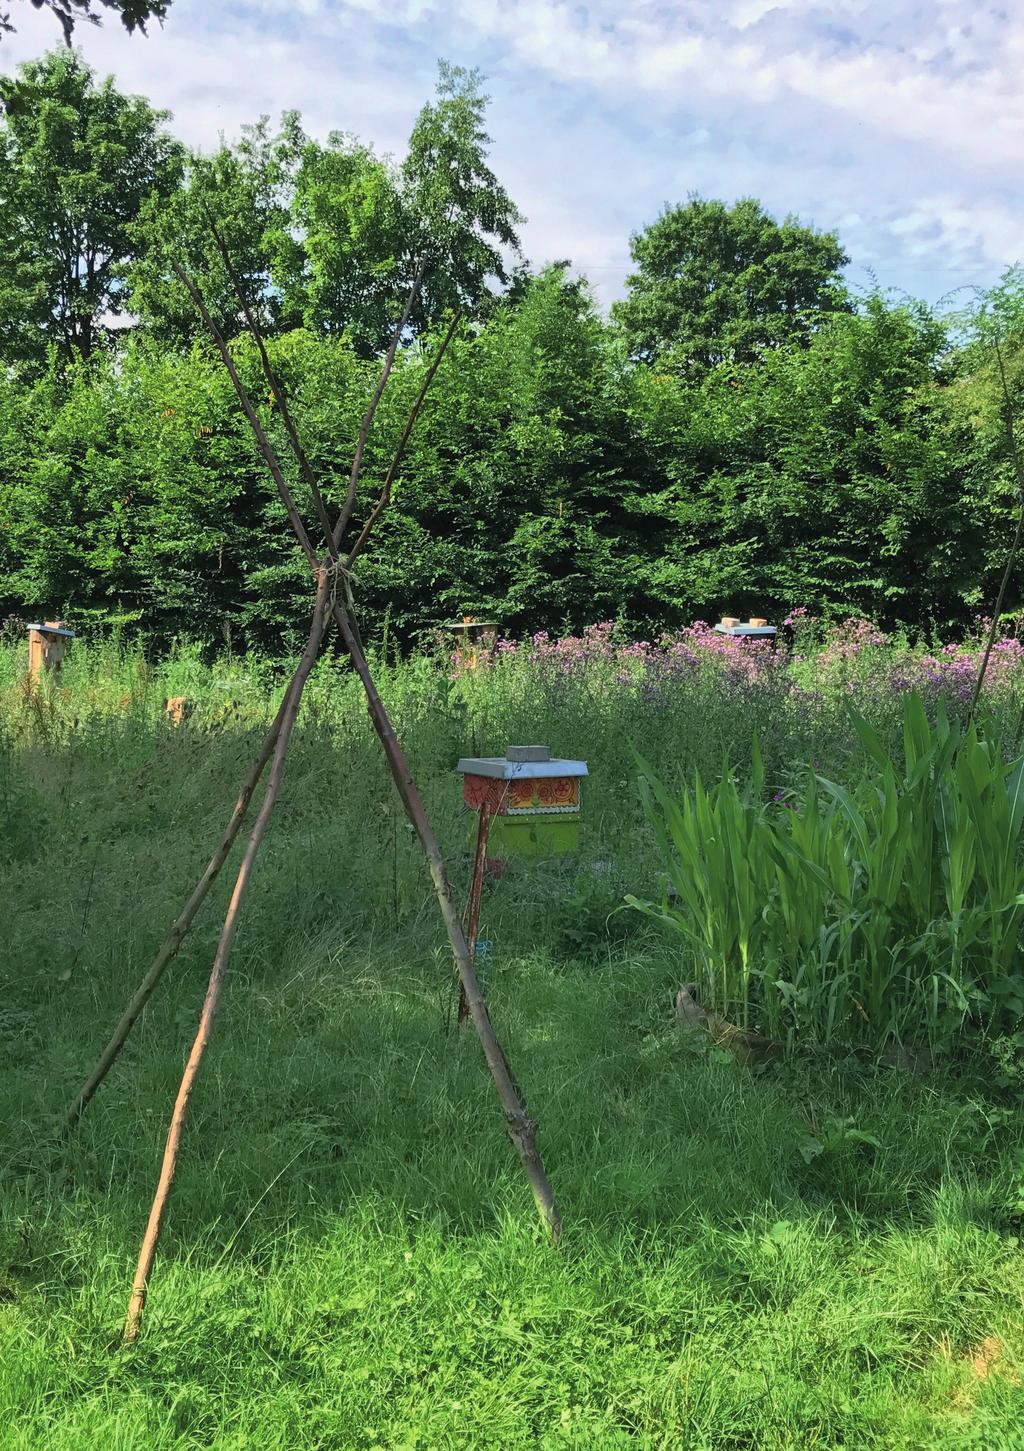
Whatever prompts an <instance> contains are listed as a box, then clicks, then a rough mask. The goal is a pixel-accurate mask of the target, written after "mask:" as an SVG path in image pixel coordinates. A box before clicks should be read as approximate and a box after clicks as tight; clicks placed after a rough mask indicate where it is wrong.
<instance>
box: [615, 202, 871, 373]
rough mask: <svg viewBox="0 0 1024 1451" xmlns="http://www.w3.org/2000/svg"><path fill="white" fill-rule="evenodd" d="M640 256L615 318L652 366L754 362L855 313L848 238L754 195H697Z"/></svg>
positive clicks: (657, 228)
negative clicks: (784, 213)
mask: <svg viewBox="0 0 1024 1451" xmlns="http://www.w3.org/2000/svg"><path fill="white" fill-rule="evenodd" d="M630 251H631V254H632V257H633V261H634V262H635V263H636V269H637V270H636V271H635V272H634V273H632V274H631V275H630V276H629V277H628V278H627V286H628V288H629V293H628V295H627V296H626V297H625V298H624V299H623V300H622V301H621V302H617V303H615V304H614V306H613V308H612V313H613V316H614V319H615V321H616V322H617V324H618V326H619V328H620V329H621V332H622V334H623V337H624V338H625V341H626V344H627V347H628V348H629V350H630V352H631V353H632V354H633V355H634V356H635V357H637V358H640V359H642V360H644V361H646V362H653V361H654V360H655V359H658V360H659V361H660V362H661V363H662V364H666V363H667V364H669V365H671V366H676V367H678V368H680V369H681V370H683V371H686V372H701V371H703V370H705V369H707V368H709V367H713V366H715V365H716V364H717V363H722V362H731V363H749V362H752V361H753V360H754V359H755V358H757V357H758V355H759V354H761V353H762V352H763V351H764V350H765V349H766V348H771V347H778V346H779V345H780V344H782V343H786V342H790V341H792V340H794V339H795V338H801V337H805V336H806V335H807V333H808V332H809V331H810V329H811V328H812V327H813V326H814V324H815V322H816V320H817V319H818V318H820V316H821V315H822V314H824V313H828V312H835V311H837V310H840V311H848V310H849V307H850V303H849V299H848V297H847V293H846V289H845V288H844V286H843V283H842V281H841V279H840V277H839V271H840V268H842V267H843V266H845V264H846V263H847V261H848V260H849V258H848V257H847V256H846V254H845V253H844V251H843V249H842V247H841V246H840V244H839V239H838V238H837V237H836V236H835V235H834V234H833V233H832V232H817V231H815V230H814V229H813V228H811V227H805V226H801V225H800V223H799V222H797V221H796V220H795V219H794V218H793V217H787V218H786V219H785V220H784V221H783V222H781V223H779V222H776V221H775V220H774V219H773V218H772V217H770V216H769V215H768V213H767V212H766V211H765V210H764V209H763V208H762V206H761V205H760V203H759V202H757V201H755V200H754V199H753V198H752V197H746V198H744V199H743V200H742V201H738V202H737V203H736V204H735V206H732V207H727V206H726V205H725V204H724V203H723V202H720V201H706V200H704V199H703V198H702V197H692V198H691V199H690V201H689V202H687V203H686V205H685V206H676V207H671V208H669V209H668V210H666V211H664V212H663V213H662V215H661V216H660V217H659V218H658V220H657V221H656V222H652V224H651V225H650V226H649V227H646V228H645V229H644V230H643V231H642V232H637V233H635V234H634V236H633V237H632V239H631V242H630Z"/></svg>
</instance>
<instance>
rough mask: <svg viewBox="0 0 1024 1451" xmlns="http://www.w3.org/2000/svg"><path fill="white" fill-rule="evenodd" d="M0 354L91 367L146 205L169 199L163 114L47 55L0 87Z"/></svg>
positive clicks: (176, 158)
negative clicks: (51, 353)
mask: <svg viewBox="0 0 1024 1451" xmlns="http://www.w3.org/2000/svg"><path fill="white" fill-rule="evenodd" d="M0 105H2V108H3V111H2V116H0V238H2V245H0V353H2V356H3V357H5V358H6V359H7V360H8V361H12V362H22V363H30V364H35V365H40V364H41V363H42V361H43V359H44V358H45V356H46V351H47V349H48V348H49V347H51V346H52V347H56V348H57V349H58V350H59V352H60V353H61V354H62V356H63V357H64V359H65V360H66V361H68V362H70V361H73V360H74V359H75V358H82V359H88V358H89V357H91V355H92V353H93V351H94V350H95V348H96V346H97V343H98V342H99V340H100V338H101V336H102V334H103V332H104V330H105V329H106V328H108V327H109V326H110V325H111V324H112V323H113V321H114V319H116V318H117V316H118V314H119V313H120V312H121V311H122V304H123V298H122V277H121V269H122V267H123V265H124V264H125V262H126V261H127V259H128V258H129V257H130V256H131V254H132V250H133V247H132V242H131V229H132V226H133V224H134V222H135V221H136V219H137V217H138V215H139V213H140V211H141V209H142V207H143V205H144V203H145V202H146V200H147V198H150V197H154V196H155V197H159V198H160V199H161V200H162V201H165V200H166V198H167V197H168V196H169V195H170V194H171V193H172V192H173V191H174V190H175V189H176V187H177V185H178V181H179V177H180V173H181V165H182V156H183V151H182V148H181V147H180V146H179V144H178V143H177V142H176V141H174V140H173V139H172V137H171V136H170V135H169V134H168V133H167V132H166V131H165V130H164V129H163V124H162V123H163V122H164V121H165V120H166V119H167V117H166V113H163V112H160V111H154V110H153V108H152V107H151V106H150V105H149V103H148V102H147V101H145V100H144V99H143V98H142V97H141V96H125V95H122V94H121V93H120V92H119V91H118V90H117V89H116V88H115V87H114V84H113V81H112V80H111V79H110V78H108V79H107V80H105V81H103V82H101V83H99V84H97V82H96V79H95V77H94V75H93V73H92V71H91V70H90V69H89V67H88V66H86V65H85V64H84V63H83V62H82V61H81V60H80V58H79V57H78V56H77V55H76V54H75V53H74V52H71V51H57V52H54V53H53V54H51V55H48V56H46V57H45V58H44V59H42V60H40V61H32V62H29V63H28V64H26V65H23V66H22V67H21V68H20V71H19V73H18V75H17V76H15V77H5V78H4V79H3V80H2V81H0Z"/></svg>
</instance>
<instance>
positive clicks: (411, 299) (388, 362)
mask: <svg viewBox="0 0 1024 1451" xmlns="http://www.w3.org/2000/svg"><path fill="white" fill-rule="evenodd" d="M426 269H427V259H426V257H422V258H421V259H420V262H419V265H418V266H417V268H416V276H415V277H414V278H413V282H412V286H411V287H410V288H409V296H408V297H407V298H406V300H405V311H404V312H403V313H402V316H401V318H400V319H399V322H398V326H397V327H396V328H395V330H394V332H393V333H392V334H391V342H390V344H389V345H388V350H387V353H386V354H385V356H384V366H383V368H382V369H381V374H380V377H379V378H378V380H377V386H376V388H375V389H374V392H373V397H372V398H371V399H370V403H369V406H368V407H367V410H366V412H365V413H364V414H363V421H362V423H361V424H360V427H359V437H358V439H357V441H356V451H355V453H354V454H353V456H352V472H351V473H350V475H349V480H348V493H347V494H346V495H345V502H344V504H342V506H341V513H340V514H339V515H338V520H337V523H336V524H335V526H334V545H335V548H336V549H340V547H341V541H342V540H343V539H344V537H345V530H346V529H347V528H348V526H349V521H350V520H351V518H352V511H353V509H354V508H355V506H356V490H357V489H358V487H359V475H360V472H361V471H362V467H363V453H364V451H365V449H366V440H367V438H368V437H369V436H370V426H371V424H372V423H373V420H374V416H375V415H376V412H377V405H378V404H379V403H380V400H381V394H382V393H383V392H384V388H385V385H386V383H387V381H388V378H389V377H390V376H391V369H392V368H393V367H394V365H395V353H396V351H397V349H398V344H399V340H400V339H401V336H402V334H403V332H404V331H405V327H406V324H407V323H408V321H409V315H410V313H411V312H412V309H413V304H414V303H415V301H416V299H417V297H418V296H419V291H420V287H421V286H422V284H423V274H424V272H425V271H426Z"/></svg>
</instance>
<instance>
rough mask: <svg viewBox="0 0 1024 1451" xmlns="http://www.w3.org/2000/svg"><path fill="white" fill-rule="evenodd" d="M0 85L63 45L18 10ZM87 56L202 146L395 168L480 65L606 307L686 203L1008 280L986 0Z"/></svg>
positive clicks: (1022, 49) (461, 26)
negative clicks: (267, 135) (789, 218)
mask: <svg viewBox="0 0 1024 1451" xmlns="http://www.w3.org/2000/svg"><path fill="white" fill-rule="evenodd" d="M16 9H17V10H18V11H19V12H20V11H24V12H25V13H24V15H22V14H20V13H19V14H18V22H19V25H20V33H19V35H18V36H16V37H14V38H13V39H12V40H8V41H5V42H3V43H2V44H0V63H4V62H6V63H7V64H9V63H10V62H11V61H13V60H15V59H22V58H24V57H25V56H27V55H31V54H38V53H39V51H40V50H42V49H43V48H45V46H47V45H49V44H53V43H55V42H56V40H57V39H58V32H57V28H56V27H55V25H54V23H53V22H52V19H50V18H49V17H47V16H43V15H39V14H38V13H37V12H35V11H34V10H33V9H31V8H30V7H29V6H28V5H25V4H19V5H18V6H17V7H16ZM80 36H81V42H82V45H83V49H84V50H85V53H86V54H87V56H88V58H89V59H90V61H91V62H92V63H93V64H94V65H96V67H97V68H98V69H100V70H103V71H106V70H112V71H114V73H115V74H116V75H117V77H118V80H119V82H120V83H121V84H122V85H123V86H124V87H125V88H127V89H131V90H139V91H143V92H145V93H146V94H148V95H150V96H151V97H152V98H153V100H154V101H155V102H156V103H157V104H160V105H164V106H167V107H169V108H170V109H172V110H173V111H174V113H175V129H176V130H177V131H178V133H179V134H180V135H182V136H183V137H184V138H185V139H186V140H188V141H189V142H191V143H192V144H194V145H204V146H210V145H212V144H215V142H216V138H217V133H218V132H220V131H225V132H227V133H228V134H234V133H236V132H237V130H238V128H239V126H240V125H241V124H242V122H244V121H246V120H250V119H253V118H255V117H256V116H257V115H259V114H260V113H261V112H269V113H271V114H276V113H277V112H279V111H281V110H282V109H285V108H286V107H293V106H294V107H298V108H299V109H301V110H302V112H303V114H304V116H305V119H306V122H307V125H309V127H310V128H311V129H312V130H314V131H315V132H317V133H321V134H322V133H324V132H326V131H327V130H329V129H331V128H333V127H339V128H341V129H344V130H348V131H353V132H355V133H357V134H358V135H360V136H362V137H363V138H364V139H366V140H368V141H372V142H373V143H374V144H375V145H377V146H378V147H380V148H381V149H383V150H390V151H393V152H397V151H400V150H401V148H402V145H403V142H404V138H405V136H406V135H407V134H408V131H409V127H410V125H411V123H412V119H413V117H414V115H415V113H416V110H417V109H418V107H419V105H420V104H421V103H422V101H423V99H424V98H425V97H426V96H427V95H428V94H429V92H430V89H431V86H432V79H433V74H434V66H435V62H436V57H437V56H438V55H446V56H447V57H448V58H449V59H451V60H453V61H457V62H460V63H462V64H469V65H479V66H480V67H481V68H482V69H483V70H484V71H485V73H486V74H487V75H488V76H489V78H490V80H489V87H488V88H489V90H490V91H491V93H492V95H493V98H494V105H493V110H492V115H491V118H490V130H491V133H492V135H493V136H494V142H495V145H494V160H495V165H496V169H497V170H498V171H499V174H500V175H501V176H502V177H503V178H504V179H505V180H506V182H507V184H508V186H509V189H510V190H511V191H512V193H513V195H514V196H515V198H516V200H517V201H518V202H519V204H520V205H521V207H522V209H523V211H524V212H525V213H526V214H527V216H528V217H529V219H530V221H529V224H528V226H527V228H526V229H525V233H524V238H525V242H526V245H527V250H528V251H529V252H530V253H531V255H534V256H535V257H536V258H537V259H538V260H543V259H544V258H547V257H552V256H562V255H569V256H572V257H574V258H575V259H576V260H577V261H578V262H579V263H580V264H581V265H582V266H583V267H584V269H585V270H589V271H590V272H591V274H592V276H593V278H594V280H595V282H596V283H597V284H598V286H599V291H601V292H602V294H603V295H604V296H605V297H606V298H607V297H610V296H611V295H614V292H615V291H616V290H617V288H618V286H619V285H621V279H622V277H623V275H624V274H625V272H626V271H627V270H628V237H629V233H630V231H632V230H635V229H636V228H638V227H640V226H642V225H643V224H644V223H645V222H647V221H649V220H650V219H651V218H652V217H653V216H654V215H655V214H656V213H657V211H658V210H659V208H660V206H661V205H662V204H663V203H665V202H673V201H676V200H679V199H681V198H683V197H685V195H686V194H687V193H688V192H690V191H693V190H698V191H701V192H703V193H704V194H706V195H716V196H724V197H726V198H732V197H735V196H738V195H744V194H754V195H757V196H760V197H761V198H762V199H763V200H764V201H765V203H766V204H767V205H768V206H769V207H770V208H771V209H772V210H774V211H776V212H777V213H785V212H789V211H792V212H795V213H797V214H798V215H800V216H801V217H802V218H804V219H805V220H810V221H813V222H814V223H815V224H816V225H819V226H829V227H833V226H838V227H841V231H842V235H843V240H844V242H845V244H846V247H847V250H848V251H849V252H850V253H851V254H852V255H853V256H854V259H855V262H856V263H857V264H858V265H859V266H860V267H861V268H872V269H873V270H874V272H875V273H876V274H877V275H878V277H879V279H880V281H882V282H883V283H892V284H894V285H897V286H902V287H904V288H906V289H908V290H911V291H916V292H921V293H924V294H925V295H929V296H933V297H934V296H938V295H939V294H941V293H943V292H946V291H947V290H949V289H950V288H951V287H953V286H955V285H957V284H958V283H960V282H967V281H984V280H988V279H991V278H992V277H993V276H994V275H995V274H996V273H997V272H998V271H999V270H1001V268H1002V267H1003V266H1005V265H1008V264H1009V263H1011V262H1013V261H1015V260H1016V259H1017V256H1018V255H1019V252H1020V250H1022V249H1021V244H1020V242H1019V241H1018V238H1019V237H1020V236H1021V235H1024V226H1022V224H1024V201H1021V200H1018V198H1017V196H1016V195H1015V193H1014V190H1013V185H1012V182H1013V180H1014V179H1015V177H1016V174H1017V172H1018V170H1019V167H1020V162H1021V159H1022V156H1021V152H1022V148H1024V140H1022V138H1024V89H1022V88H1021V87H1020V85H1019V81H1018V77H1019V75H1020V74H1021V72H1022V70H1024V8H1022V7H1019V6H1009V5H1006V6H1004V7H1000V6H998V5H993V4H985V3H981V4H975V3H973V0H627V3H625V4H623V3H621V0H589V3H586V4H580V3H568V0H299V3H296V0H236V3H233V4H231V5H223V6H214V5H212V4H210V3H209V0H174V3H173V5H172V7H171V10H170V12H169V18H168V21H167V24H166V26H165V27H164V28H163V30H161V29H159V28H158V27H154V28H153V31H152V33H151V36H150V38H149V39H141V38H139V37H131V38H130V37H128V36H126V35H125V34H124V33H123V32H122V31H121V29H120V27H118V26H117V25H116V24H114V23H112V22H108V23H107V24H106V25H105V26H104V28H103V29H102V30H101V31H96V30H92V29H91V28H89V27H82V28H81V31H80Z"/></svg>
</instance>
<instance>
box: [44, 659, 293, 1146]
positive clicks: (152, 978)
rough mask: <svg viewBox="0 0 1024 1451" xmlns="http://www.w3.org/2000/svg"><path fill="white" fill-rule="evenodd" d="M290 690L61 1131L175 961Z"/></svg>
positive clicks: (235, 829)
mask: <svg viewBox="0 0 1024 1451" xmlns="http://www.w3.org/2000/svg"><path fill="white" fill-rule="evenodd" d="M290 690H291V685H289V687H288V690H286V691H285V696H284V700H282V702H281V705H280V708H279V710H278V712H277V715H276V716H275V718H274V722H273V724H272V725H271V727H270V730H269V731H268V732H267V734H266V736H265V737H264V740H263V744H262V746H261V747H260V752H259V755H258V756H257V757H256V759H255V761H254V762H253V763H252V766H251V767H250V769H249V774H248V776H246V778H245V782H244V784H243V786H242V790H241V792H240V794H239V797H238V800H237V801H236V802H235V808H234V810H233V811H232V813H231V818H230V820H229V821H228V824H227V827H226V828H225V831H224V835H223V837H222V839H221V843H220V846H218V848H217V850H216V851H215V852H214V854H213V856H212V857H211V858H210V860H209V861H208V862H207V864H206V870H205V871H204V872H203V875H202V876H201V877H200V878H199V881H198V883H197V884H196V887H195V890H194V891H193V893H192V895H191V897H189V899H188V901H187V902H186V903H185V905H184V907H183V908H182V910H181V914H180V916H179V917H178V919H177V921H176V922H175V924H174V926H173V927H172V928H171V930H170V932H168V934H167V936H166V937H165V938H164V940H163V942H162V943H161V944H160V948H159V951H158V952H157V954H156V957H154V959H153V962H152V965H151V966H150V969H149V971H148V972H147V973H146V976H145V977H144V978H143V979H142V982H141V983H140V984H139V986H138V988H137V989H136V992H135V995H134V997H133V998H132V1000H131V1002H130V1003H129V1004H128V1006H127V1008H125V1010H124V1013H123V1015H122V1017H121V1020H120V1022H119V1023H118V1025H117V1027H116V1028H115V1029H114V1031H113V1034H112V1035H111V1038H110V1042H109V1043H108V1044H107V1046H106V1047H105V1048H104V1050H103V1053H102V1054H101V1056H100V1061H99V1062H98V1063H97V1065H96V1067H95V1068H94V1069H93V1071H92V1073H91V1074H90V1075H89V1077H88V1078H87V1079H86V1081H85V1083H84V1084H83V1085H82V1087H81V1088H80V1089H79V1091H78V1093H77V1094H76V1095H75V1097H74V1098H73V1099H72V1101H71V1103H70V1104H69V1105H68V1108H67V1111H66V1113H65V1115H64V1125H63V1127H64V1129H65V1130H67V1129H71V1128H74V1126H75V1124H76V1123H77V1122H78V1120H79V1119H80V1118H81V1117H82V1114H83V1113H84V1112H85V1110H86V1109H87V1108H88V1107H89V1104H90V1102H91V1101H92V1097H93V1095H94V1094H95V1092H96V1090H97V1089H98V1088H99V1086H100V1084H101V1083H102V1082H103V1080H104V1078H106V1076H107V1074H108V1073H109V1072H110V1070H111V1068H112V1067H113V1065H114V1062H115V1061H116V1059H117V1057H118V1055H119V1053H120V1052H121V1049H122V1048H123V1047H124V1045H125V1041H126V1039H127V1037H128V1034H129V1033H130V1032H131V1030H132V1028H133V1027H134V1026H135V1024H136V1022H137V1021H138V1019H139V1016H140V1015H141V1013H142V1010H143V1008H144V1007H145V1006H146V1004H147V1003H148V1002H149V1000H150V998H151V997H152V996H153V993H154V992H155V991H156V986H157V984H158V983H159V981H160V979H161V978H162V977H163V975H164V970H165V968H167V967H169V966H170V964H171V963H172V962H173V961H174V959H175V957H177V955H178V949H179V948H180V946H181V944H182V942H183V941H184V939H185V937H186V935H187V933H188V930H189V928H190V927H191V926H192V923H193V921H194V919H195V916H196V913H197V912H198V911H199V908H200V907H201V906H202V905H203V902H204V901H205V900H206V895H207V893H208V892H209V890H210V888H211V887H212V886H213V884H214V882H215V881H216V880H217V877H218V875H219V873H220V869H221V867H222V866H223V865H224V863H225V861H226V860H227V858H228V854H229V853H230V851H231V848H232V846H233V845H234V841H235V837H236V836H237V835H238V833H239V831H240V830H241V826H242V822H243V821H244V820H245V816H246V812H247V811H248V809H249V802H250V801H251V800H252V795H253V792H254V791H255V790H256V787H257V786H258V784H259V780H260V777H261V776H262V775H263V769H264V767H265V766H266V764H267V762H268V761H269V760H270V756H271V753H272V751H273V750H274V747H275V746H276V744H277V738H278V736H279V734H280V731H281V724H282V722H283V720H284V716H285V710H286V708H287V705H288V694H289V691H290Z"/></svg>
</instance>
